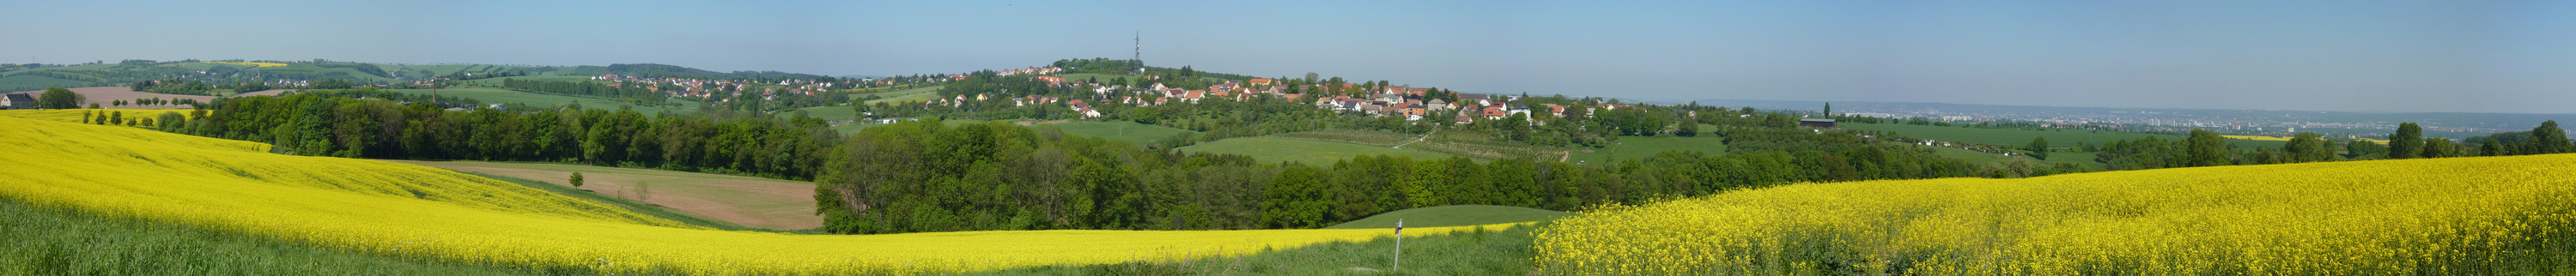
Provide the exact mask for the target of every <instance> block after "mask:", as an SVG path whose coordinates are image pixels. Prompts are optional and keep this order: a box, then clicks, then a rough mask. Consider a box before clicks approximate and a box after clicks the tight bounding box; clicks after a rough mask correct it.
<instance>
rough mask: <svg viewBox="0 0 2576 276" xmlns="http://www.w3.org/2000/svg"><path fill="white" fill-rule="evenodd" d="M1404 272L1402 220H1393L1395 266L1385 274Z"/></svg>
mask: <svg viewBox="0 0 2576 276" xmlns="http://www.w3.org/2000/svg"><path fill="white" fill-rule="evenodd" d="M1399 270H1404V219H1395V266H1394V267H1390V268H1387V270H1386V272H1396V271H1399Z"/></svg>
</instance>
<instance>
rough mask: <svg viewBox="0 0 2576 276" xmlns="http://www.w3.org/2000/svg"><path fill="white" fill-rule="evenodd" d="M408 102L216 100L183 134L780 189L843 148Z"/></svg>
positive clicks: (810, 134) (681, 126)
mask: <svg viewBox="0 0 2576 276" xmlns="http://www.w3.org/2000/svg"><path fill="white" fill-rule="evenodd" d="M355 95H369V96H366V97H371V98H374V99H358V98H357V97H359V96H355ZM400 96H409V95H401V94H395V93H392V92H383V91H377V90H372V89H359V90H308V91H304V92H298V93H296V94H294V95H291V96H282V97H271V96H257V97H240V98H219V99H217V100H215V101H214V103H213V104H212V109H213V110H215V112H214V113H213V115H210V116H207V117H206V118H204V119H202V120H196V121H191V122H187V123H186V124H185V125H184V127H182V128H179V129H176V130H175V131H176V132H179V133H186V134H191V135H199V136H207V137H216V138H225V139H235V140H247V141H257V142H267V143H270V144H274V145H276V146H277V147H276V149H277V150H278V151H280V152H283V153H288V154H297V155H316V156H340V157H352V158H380V159H422V160H448V159H461V160H508V161H540V162H578V163H585V164H598V165H610V166H633V167H654V168H664V169H672V170H683V171H706V172H719V173H737V174H750V175H759V176H765V177H772V178H783V179H807V178H809V177H812V176H813V175H814V170H813V169H814V168H816V167H818V166H820V165H821V164H822V161H823V160H822V159H821V158H820V155H819V153H821V152H822V151H823V150H825V149H828V148H831V147H832V146H833V145H834V144H833V143H837V142H839V141H840V139H839V138H838V134H835V133H834V132H832V131H831V130H830V129H828V128H826V127H827V125H826V124H825V123H824V122H823V120H821V119H814V118H804V117H796V118H787V119H765V118H758V117H714V116H712V115H708V116H699V115H694V114H689V115H683V114H671V113H667V112H666V113H663V114H658V115H652V116H647V115H645V114H642V113H639V112H635V111H633V110H616V111H610V110H605V109H581V108H579V106H578V105H574V106H572V107H571V108H565V109H535V110H527V109H522V110H503V109H492V108H476V109H473V110H467V111H449V110H444V109H442V108H441V107H440V106H442V105H452V106H477V107H480V105H474V104H462V105H459V104H431V103H429V102H425V101H409V102H410V103H409V104H400V103H397V102H394V101H389V100H377V99H402V98H400ZM411 97H420V96H411ZM415 100H417V99H415ZM724 114H730V113H729V112H728V113H724Z"/></svg>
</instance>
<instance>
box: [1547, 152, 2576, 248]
mask: <svg viewBox="0 0 2576 276" xmlns="http://www.w3.org/2000/svg"><path fill="white" fill-rule="evenodd" d="M2571 199H2576V154H2558V155H2539V156H2514V157H2478V158H2445V159H2411V160H2391V161H2365V162H2340V163H2307V164H2290V165H2265V166H2232V167H2209V168H2186V169H2164V170H2146V171H2122V172H2104V173H2085V174H2071V175H2058V176H2049V177H2038V178H2028V179H1933V180H1899V181H1867V182H1845V183H1818V184H1800V185H1791V186H1783V187H1777V188H1769V189H1761V190H1750V191H1738V192H1732V193H1725V194H1719V195H1713V196H1707V197H1699V198H1689V199H1679V200H1673V201H1668V202H1662V203H1656V204H1648V205H1644V206H1609V207H1607V208H1602V209H1601V210H1598V211H1593V212H1588V213H1585V214H1584V215H1583V216H1580V217H1573V218H1568V219H1564V220H1559V221H1557V222H1556V224H1555V225H1553V226H1551V227H1549V228H1544V229H1541V230H1540V233H1539V234H1538V235H1539V237H1538V241H1537V242H1536V244H1537V245H1536V247H1537V250H1539V251H1540V253H1539V256H1538V257H1536V258H1535V260H1534V261H1536V262H1537V264H1536V265H1538V266H1540V267H1541V269H1543V270H1544V271H1546V272H1550V273H1564V274H1587V275H1592V274H1597V275H1631V274H1755V273H1763V274H1769V273H1789V274H1809V273H1831V274H1858V273H1918V274H2039V275H2074V274H2296V275H2407V274H2543V275H2547V274H2565V273H2576V243H2571V242H2570V241H2569V240H2568V239H2570V238H2571V235H2570V234H2569V232H2570V231H2571V230H2576V228H2572V227H2576V200H2571Z"/></svg>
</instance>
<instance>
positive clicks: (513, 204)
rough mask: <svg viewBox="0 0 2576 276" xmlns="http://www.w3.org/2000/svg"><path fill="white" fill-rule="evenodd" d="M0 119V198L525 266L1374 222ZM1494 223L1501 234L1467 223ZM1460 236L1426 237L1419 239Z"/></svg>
mask: <svg viewBox="0 0 2576 276" xmlns="http://www.w3.org/2000/svg"><path fill="white" fill-rule="evenodd" d="M17 115H30V113H21V112H20V111H0V141H7V142H6V143H0V164H7V165H6V167H7V168H8V170H9V171H10V173H9V175H7V176H6V177H0V197H6V198H10V199H12V200H18V201H24V202H30V203H33V204H37V205H42V206H55V207H58V208H70V209H76V210H83V211H89V212H95V213H101V214H107V215H114V216H127V217H135V218H143V219H152V220H162V221H173V222H180V223H184V224H189V225H199V226H203V227H206V228H209V229H217V230H223V231H232V232H239V233H245V234H250V235H256V236H264V237H272V238H278V239H283V240H288V241H293V242H299V243H304V244H310V245H313V246H318V247H323V248H330V249H336V250H345V251H353V252H363V253H371V254H382V255H393V256H400V257H410V258H425V259H435V260H444V261H452V262H464V263H480V264H491V265H499V266H508V267H522V268H532V269H550V268H579V267H587V268H593V269H598V270H602V271H607V272H651V271H660V272H682V273H692V274H850V273H919V272H954V271H970V270H991V269H1008V268H1019V267H1031V266H1042V265H1080V264H1103V263H1117V262H1127V261H1142V260H1161V259H1172V258H1183V257H1205V256H1226V255H1236V254H1244V253H1250V252H1258V251H1260V250H1263V249H1265V248H1288V247H1296V246H1303V245H1310V244H1315V243H1321V242H1329V241H1359V240H1366V239H1371V238H1377V237H1383V236H1385V235H1387V234H1388V233H1387V232H1386V231H1385V230H1383V229H1348V230H1342V229H1328V230H1247V231H1084V230H1060V231H996V232H953V233H920V234H898V235H867V236H838V235H795V234H780V233H762V232H738V231H720V230H710V229H703V228H698V227H692V226H688V225H684V224H681V223H677V222H672V221H668V220H663V219H659V218H654V217H651V216H646V215H640V214H636V213H632V212H628V211H625V210H622V209H619V208H616V207H612V206H607V205H602V204H597V203H592V202H587V201H583V200H579V199H573V198H569V197H563V196H559V195H553V194H548V193H546V192H544V191H539V190H535V189H529V188H525V187H520V186H517V185H514V184H510V183H506V182H500V181H495V180H491V179H485V178H480V177H474V176H469V175H464V174H459V173H455V172H450V171H446V170H440V169H436V168H430V167H422V166H415V165H408V164H401V163H392V162H382V161H373V160H359V159H345V158H327V157H302V156H287V155H278V154H269V153H266V150H267V148H268V145H266V144H260V143H253V142H243V141H233V140H222V139H212V138H203V137H194V136H186V135H179V134H169V133H161V132H154V131H149V130H144V129H139V128H130V127H110V126H97V125H82V124H77V123H66V122H54V121H48V120H33V119H25V118H18V117H17ZM1481 227H1487V229H1500V228H1502V227H1501V226H1493V225H1489V226H1481ZM1466 229H1471V228H1470V227H1448V228H1429V229H1421V230H1418V231H1406V235H1434V234H1441V233H1447V232H1449V231H1455V230H1466Z"/></svg>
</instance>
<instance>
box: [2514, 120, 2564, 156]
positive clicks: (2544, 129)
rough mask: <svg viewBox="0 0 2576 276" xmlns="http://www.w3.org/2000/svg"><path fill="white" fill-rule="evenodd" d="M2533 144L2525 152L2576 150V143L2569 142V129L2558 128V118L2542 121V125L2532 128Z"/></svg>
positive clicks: (2547, 152) (2543, 152) (2541, 152)
mask: <svg viewBox="0 0 2576 276" xmlns="http://www.w3.org/2000/svg"><path fill="white" fill-rule="evenodd" d="M2531 145H2532V146H2531V147H2529V148H2530V149H2531V150H2530V151H2529V152H2524V154H2551V153H2569V152H2576V145H2570V144H2568V143H2567V131H2566V130H2560V129H2558V121H2557V120H2549V121H2544V122H2540V127H2536V128H2532V129H2531Z"/></svg>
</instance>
